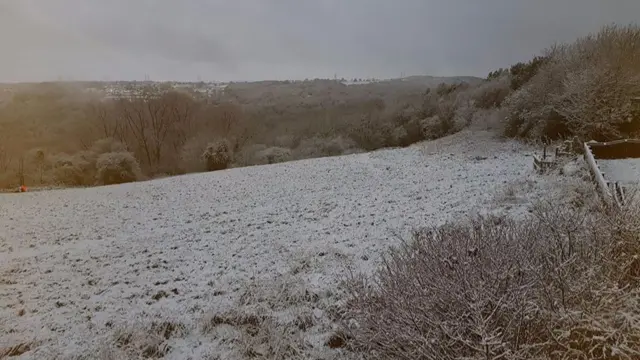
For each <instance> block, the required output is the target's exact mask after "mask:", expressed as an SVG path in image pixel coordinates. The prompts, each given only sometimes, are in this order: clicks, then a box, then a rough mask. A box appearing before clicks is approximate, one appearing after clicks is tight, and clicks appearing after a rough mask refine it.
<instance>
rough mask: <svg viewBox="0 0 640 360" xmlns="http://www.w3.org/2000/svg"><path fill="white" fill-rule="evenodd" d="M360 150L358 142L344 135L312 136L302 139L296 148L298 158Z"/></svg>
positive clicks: (334, 154)
mask: <svg viewBox="0 0 640 360" xmlns="http://www.w3.org/2000/svg"><path fill="white" fill-rule="evenodd" d="M357 152H360V150H359V149H358V146H357V145H356V142H355V141H353V140H351V139H349V138H345V137H342V136H335V137H330V138H321V137H317V136H315V137H312V138H308V139H304V140H302V141H300V145H299V146H298V147H297V148H296V149H295V150H294V157H295V158H296V159H309V158H318V157H324V156H338V155H346V154H353V153H357Z"/></svg>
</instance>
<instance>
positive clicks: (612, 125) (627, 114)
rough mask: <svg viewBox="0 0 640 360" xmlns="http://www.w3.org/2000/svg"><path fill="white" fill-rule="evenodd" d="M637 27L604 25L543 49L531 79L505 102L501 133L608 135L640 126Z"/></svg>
mask: <svg viewBox="0 0 640 360" xmlns="http://www.w3.org/2000/svg"><path fill="white" fill-rule="evenodd" d="M639 96H640V27H639V26H628V27H617V26H608V27H605V28H603V29H602V30H601V31H600V32H599V33H597V34H595V35H589V36H586V37H584V38H581V39H579V40H577V41H576V42H575V43H573V44H569V45H561V46H555V47H553V48H550V49H548V50H547V51H546V54H545V60H544V61H543V62H541V65H540V67H539V70H538V71H537V72H536V74H535V75H534V76H533V77H531V80H530V81H529V82H527V83H526V84H525V85H524V86H522V87H520V88H519V89H518V90H517V91H516V92H514V93H513V94H511V95H510V96H509V97H508V98H507V99H506V100H505V102H504V107H505V109H507V110H508V111H507V112H508V115H507V122H506V125H505V134H506V135H507V136H522V137H532V138H541V137H546V138H552V139H553V138H560V137H565V136H568V135H578V136H580V137H582V138H584V139H585V140H591V139H595V140H609V139H615V138H620V137H626V136H629V135H633V134H635V133H637V132H638V129H640V124H639V122H640V111H639V110H638V108H637V107H634V104H633V101H634V98H637V97H639Z"/></svg>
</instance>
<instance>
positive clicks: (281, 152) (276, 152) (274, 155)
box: [256, 146, 291, 164]
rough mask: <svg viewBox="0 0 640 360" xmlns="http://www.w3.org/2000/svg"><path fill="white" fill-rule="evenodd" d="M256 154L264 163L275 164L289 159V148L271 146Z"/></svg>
mask: <svg viewBox="0 0 640 360" xmlns="http://www.w3.org/2000/svg"><path fill="white" fill-rule="evenodd" d="M256 156H257V158H258V159H261V161H264V162H265V163H266V164H276V163H281V162H285V161H289V160H291V150H290V149H287V148H282V147H277V146H272V147H270V148H267V149H264V150H262V151H259V152H258V153H257V154H256Z"/></svg>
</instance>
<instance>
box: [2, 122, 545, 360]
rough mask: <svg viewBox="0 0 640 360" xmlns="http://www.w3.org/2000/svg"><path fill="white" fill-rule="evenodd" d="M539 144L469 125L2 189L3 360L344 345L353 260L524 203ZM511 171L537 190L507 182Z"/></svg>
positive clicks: (531, 195) (538, 183)
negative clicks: (371, 143) (423, 137)
mask: <svg viewBox="0 0 640 360" xmlns="http://www.w3.org/2000/svg"><path fill="white" fill-rule="evenodd" d="M530 154H531V149H529V148H526V147H525V146H524V145H521V144H519V143H515V142H510V141H509V142H507V141H498V140H495V139H493V138H492V136H491V134H490V133H486V132H475V133H472V132H470V131H466V132H463V133H459V134H456V135H454V136H450V137H447V138H444V139H440V140H437V141H433V142H427V143H423V144H419V145H415V146H413V147H410V148H406V149H392V150H383V151H377V152H373V153H367V154H356V155H349V156H343V157H333V158H323V159H313V160H305V161H297V162H290V163H284V164H277V165H269V166H258V167H249V168H239V169H231V170H227V171H220V172H215V173H206V174H197V175H188V176H181V177H174V178H168V179H161V180H155V181H149V182H141V183H133V184H126V185H120V186H108V187H101V188H89V189H72V190H56V191H49V192H37V193H25V194H5V195H0V358H1V357H2V351H3V350H2V349H5V351H6V349H9V348H11V347H13V350H14V352H15V353H20V352H23V351H24V350H26V349H27V348H28V349H30V351H26V352H24V353H23V354H22V356H21V357H19V358H25V359H49V358H50V359H53V358H59V359H66V358H88V359H89V358H98V359H119V358H123V356H125V352H126V354H127V356H133V355H131V354H138V355H139V354H142V355H140V356H142V357H144V356H147V357H151V356H162V355H164V358H166V359H233V358H242V357H243V356H246V357H250V356H271V358H278V357H280V358H282V357H284V355H285V354H290V353H296V352H298V354H309V355H308V356H309V358H320V357H322V358H325V359H327V358H330V357H331V356H335V357H336V358H340V355H339V351H340V350H330V349H328V348H327V347H326V346H325V342H326V340H327V337H328V336H329V335H330V334H331V331H332V327H333V326H334V325H333V322H332V321H333V317H332V316H333V315H332V314H333V311H334V310H335V305H336V304H339V301H340V300H341V295H340V292H339V291H338V288H339V287H338V284H339V281H340V280H341V279H343V278H344V276H346V275H347V274H348V273H349V270H353V271H355V272H365V273H371V272H372V271H373V269H374V268H375V265H376V264H377V263H378V260H379V259H380V255H381V254H382V253H383V252H384V251H385V250H386V249H387V248H388V246H389V245H392V244H397V243H398V241H399V238H398V235H399V236H406V235H407V234H408V232H409V230H410V229H411V228H415V227H420V226H431V225H437V224H440V223H443V222H444V221H447V220H451V219H453V218H456V217H460V216H463V215H466V214H469V213H470V212H472V211H474V209H475V210H478V211H482V210H484V211H487V210H500V209H494V208H495V207H496V206H497V205H496V197H497V196H498V197H503V198H504V199H503V200H504V201H503V203H504V204H506V203H508V204H507V205H508V206H507V207H506V209H507V210H509V211H514V212H515V213H517V212H518V211H520V212H524V211H526V207H527V204H528V203H529V202H530V201H532V200H533V199H535V198H536V197H538V196H539V194H540V193H541V192H543V191H546V189H548V187H546V186H547V185H545V184H546V183H545V180H544V179H542V178H540V177H537V176H536V175H532V170H531V167H532V160H531V157H530ZM540 179H542V180H540ZM505 184H528V185H527V186H528V187H529V188H528V189H527V191H526V193H525V194H517V193H516V192H515V191H508V193H504V194H503V193H502V192H501V191H502V190H498V189H500V188H501V187H504V185H505ZM496 194H498V195H496ZM500 194H502V195H500ZM504 204H503V205H504ZM500 206H502V205H500ZM503 210H504V208H503ZM252 314H253V315H254V316H253V317H252V316H250V315H252ZM256 316H257V319H258V320H256ZM292 329H293V330H292ZM20 344H22V347H21V348H20V349H18V345H20ZM16 349H18V350H16ZM149 349H151V350H149ZM312 356H313V357H312Z"/></svg>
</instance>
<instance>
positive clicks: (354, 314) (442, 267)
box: [343, 202, 640, 360]
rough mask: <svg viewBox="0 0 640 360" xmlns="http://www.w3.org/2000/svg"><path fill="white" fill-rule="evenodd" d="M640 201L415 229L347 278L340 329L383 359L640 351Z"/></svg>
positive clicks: (596, 355)
mask: <svg viewBox="0 0 640 360" xmlns="http://www.w3.org/2000/svg"><path fill="white" fill-rule="evenodd" d="M639 210H640V209H637V208H634V209H631V208H627V209H623V210H620V211H617V210H613V211H612V210H611V209H602V208H601V209H600V211H598V212H596V213H590V211H588V210H586V207H564V206H563V207H558V206H555V205H554V203H551V202H549V203H548V204H544V205H541V206H540V207H538V208H536V209H535V210H534V215H533V216H532V217H530V218H528V219H526V220H524V221H522V222H516V221H514V220H510V219H507V218H501V217H488V218H481V219H478V220H475V221H472V222H470V223H462V224H450V225H447V226H444V227H441V228H437V229H426V230H420V231H417V232H416V233H415V235H414V238H413V241H410V242H406V243H403V244H401V245H400V246H399V247H398V248H395V249H393V250H392V251H391V252H390V253H389V254H388V256H387V257H386V258H385V259H384V264H383V266H381V267H380V269H379V272H378V273H377V275H375V276H374V278H373V279H372V278H368V277H365V276H354V277H353V278H352V279H351V280H350V281H348V285H347V288H348V290H349V291H350V296H349V300H348V302H347V305H346V307H345V313H344V314H343V319H344V322H345V324H344V329H345V332H346V336H345V337H346V338H347V339H349V340H348V343H349V345H350V346H351V348H352V349H354V350H356V351H358V352H362V353H363V355H364V356H365V357H367V356H372V357H375V358H378V359H407V360H408V359H463V358H464V359H499V358H504V359H532V358H540V359H552V358H554V359H555V358H558V359H630V358H636V357H638V356H639V355H640V353H639V352H638V349H640V316H638V310H637V302H638V301H640V281H639V280H638V279H640V262H639V261H638V254H640V236H639V235H638V234H640V211H639Z"/></svg>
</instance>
